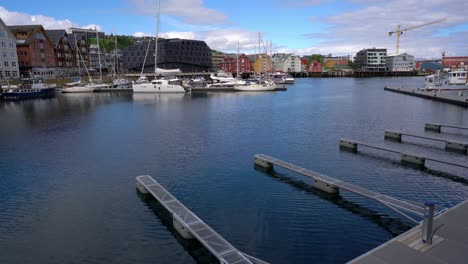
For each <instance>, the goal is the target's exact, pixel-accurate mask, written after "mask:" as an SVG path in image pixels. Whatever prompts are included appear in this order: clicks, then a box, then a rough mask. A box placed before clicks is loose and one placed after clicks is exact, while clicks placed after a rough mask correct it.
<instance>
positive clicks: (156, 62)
mask: <svg viewBox="0 0 468 264" xmlns="http://www.w3.org/2000/svg"><path fill="white" fill-rule="evenodd" d="M160 8H161V1H160V0H158V10H157V12H156V43H155V44H154V78H156V70H157V65H158V34H159V9H160Z"/></svg>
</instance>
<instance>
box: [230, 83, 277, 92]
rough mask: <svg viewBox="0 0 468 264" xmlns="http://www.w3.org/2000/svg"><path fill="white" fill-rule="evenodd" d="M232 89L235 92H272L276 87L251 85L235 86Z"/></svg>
mask: <svg viewBox="0 0 468 264" xmlns="http://www.w3.org/2000/svg"><path fill="white" fill-rule="evenodd" d="M234 89H235V90H237V91H274V90H275V89H276V85H264V84H253V85H244V86H235V87H234Z"/></svg>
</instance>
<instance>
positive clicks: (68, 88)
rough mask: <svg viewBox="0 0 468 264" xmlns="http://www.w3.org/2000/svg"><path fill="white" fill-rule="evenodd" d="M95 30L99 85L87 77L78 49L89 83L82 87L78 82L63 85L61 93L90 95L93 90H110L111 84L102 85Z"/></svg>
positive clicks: (99, 52)
mask: <svg viewBox="0 0 468 264" xmlns="http://www.w3.org/2000/svg"><path fill="white" fill-rule="evenodd" d="M95 30H96V39H97V46H98V59H99V79H100V82H101V83H93V81H92V80H91V76H90V75H89V72H88V68H87V67H86V63H84V61H83V57H81V53H80V50H79V49H78V54H79V55H80V57H81V60H82V61H83V64H84V66H85V69H86V73H88V78H89V81H90V83H88V84H85V85H83V84H82V83H81V81H80V82H76V83H70V84H65V87H64V88H63V89H62V93H90V92H94V91H95V90H100V89H108V88H112V85H111V84H105V83H102V68H101V50H100V47H99V35H98V32H97V29H95Z"/></svg>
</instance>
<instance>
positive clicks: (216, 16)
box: [128, 0, 227, 25]
mask: <svg viewBox="0 0 468 264" xmlns="http://www.w3.org/2000/svg"><path fill="white" fill-rule="evenodd" d="M128 1H129V2H130V4H131V5H132V6H133V8H134V9H135V11H136V12H137V13H139V14H147V15H154V14H156V10H157V0H128ZM160 14H161V15H173V16H176V17H179V18H181V19H182V21H183V22H185V23H191V24H198V25H218V24H223V23H226V22H227V21H226V20H227V17H226V15H225V14H223V13H221V12H218V11H216V10H214V9H210V8H206V7H204V6H203V1H202V0H168V1H164V2H163V3H161V11H160Z"/></svg>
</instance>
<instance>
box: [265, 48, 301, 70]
mask: <svg viewBox="0 0 468 264" xmlns="http://www.w3.org/2000/svg"><path fill="white" fill-rule="evenodd" d="M271 61H272V62H273V67H274V69H275V71H282V72H301V58H300V57H299V56H297V55H294V54H292V53H290V54H284V53H276V54H273V56H272V57H271Z"/></svg>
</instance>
